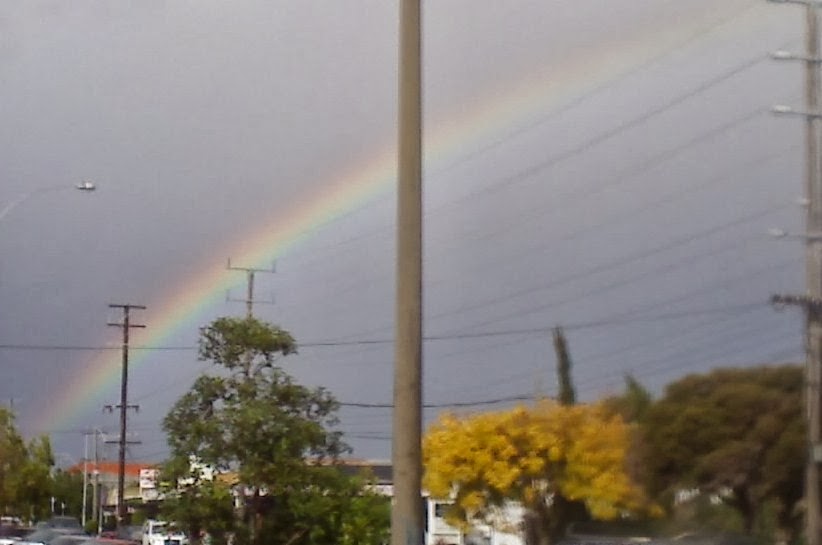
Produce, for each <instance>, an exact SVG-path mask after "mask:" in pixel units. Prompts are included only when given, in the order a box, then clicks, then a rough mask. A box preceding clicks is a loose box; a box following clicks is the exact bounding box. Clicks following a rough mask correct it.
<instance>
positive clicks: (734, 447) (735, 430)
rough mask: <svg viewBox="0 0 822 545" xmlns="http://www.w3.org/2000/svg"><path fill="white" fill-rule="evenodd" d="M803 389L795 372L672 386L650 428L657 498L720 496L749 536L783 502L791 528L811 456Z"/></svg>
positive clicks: (727, 374)
mask: <svg viewBox="0 0 822 545" xmlns="http://www.w3.org/2000/svg"><path fill="white" fill-rule="evenodd" d="M803 388H804V380H803V371H802V369H801V368H800V367H798V366H793V365H785V366H774V367H755V368H744V369H719V370H716V371H713V372H711V373H708V374H704V375H690V376H687V377H685V378H683V379H680V380H678V381H676V382H674V383H672V384H670V385H669V386H668V387H667V389H666V391H665V394H664V396H663V397H662V398H661V399H660V400H658V401H657V402H656V403H654V404H653V405H652V406H651V407H650V409H649V410H648V412H647V414H646V416H645V419H644V423H643V429H644V436H645V441H646V443H647V448H648V456H647V459H646V462H647V464H648V467H649V471H650V472H651V475H652V481H651V482H652V485H653V490H654V492H655V493H657V494H666V493H667V495H668V497H669V498H671V497H673V494H674V492H675V491H676V490H679V489H684V488H693V487H697V488H699V489H700V490H701V491H703V492H705V493H713V494H716V495H717V496H718V497H721V498H723V500H724V501H725V503H727V504H729V505H731V506H732V507H734V508H735V509H736V510H737V511H738V513H739V514H740V516H741V517H742V520H743V522H744V529H745V530H746V531H748V532H750V531H751V530H752V527H753V525H754V522H755V521H756V520H757V517H759V516H760V515H761V514H762V509H763V507H764V506H765V505H766V504H767V503H768V500H776V502H777V504H778V505H777V507H776V510H777V516H778V517H779V521H780V523H781V525H782V526H783V528H787V527H789V526H791V525H792V524H793V522H794V521H793V520H792V519H793V517H794V516H795V509H794V507H795V506H796V504H797V502H798V501H799V499H800V498H801V496H802V482H803V480H802V473H803V468H804V464H805V456H806V455H807V454H806V448H805V445H806V438H805V430H804V422H803V418H802V414H803V410H802V390H803Z"/></svg>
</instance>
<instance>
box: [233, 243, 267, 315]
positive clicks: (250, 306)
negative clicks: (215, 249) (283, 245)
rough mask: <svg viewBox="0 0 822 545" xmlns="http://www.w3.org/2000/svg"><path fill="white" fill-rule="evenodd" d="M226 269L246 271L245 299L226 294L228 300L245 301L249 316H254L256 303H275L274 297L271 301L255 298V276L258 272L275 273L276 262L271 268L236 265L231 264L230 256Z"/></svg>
mask: <svg viewBox="0 0 822 545" xmlns="http://www.w3.org/2000/svg"><path fill="white" fill-rule="evenodd" d="M226 269H228V270H229V271H241V272H244V273H246V296H245V299H232V298H231V296H230V294H228V293H227V294H226V300H227V301H238V302H241V303H245V312H246V317H247V318H253V317H254V303H267V304H271V305H273V304H274V301H273V299H272V300H271V301H257V300H255V299H254V277H255V275H256V273H269V274H273V273H275V272H277V271H276V263H272V265H271V268H270V269H255V268H253V267H235V266H233V265H231V258H230V257H229V258H228V264H227V265H226Z"/></svg>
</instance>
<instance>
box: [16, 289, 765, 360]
mask: <svg viewBox="0 0 822 545" xmlns="http://www.w3.org/2000/svg"><path fill="white" fill-rule="evenodd" d="M768 304H769V303H768V302H767V301H763V302H748V303H742V304H739V305H731V306H722V307H710V308H701V309H692V310H686V311H680V312H669V313H663V314H652V315H648V316H637V317H634V318H626V319H620V318H614V319H604V320H592V321H588V322H572V323H569V324H568V325H565V326H563V327H564V328H565V329H568V330H575V329H594V328H600V327H608V326H614V325H623V324H628V323H637V322H649V321H657V320H671V319H678V318H687V317H693V316H702V315H709V314H725V313H729V312H738V311H740V310H745V309H749V308H755V307H760V306H763V307H764V306H767V305H768ZM548 330H549V327H548V326H545V327H527V328H516V329H501V330H493V331H480V332H475V333H468V332H465V333H451V334H442V335H426V336H424V337H423V339H424V340H426V341H449V340H470V339H477V338H488V337H504V336H509V335H523V334H536V333H539V334H542V333H545V332H546V331H548ZM393 342H394V340H393V339H389V338H384V339H379V338H375V339H360V340H352V341H309V342H305V343H298V347H299V348H325V347H329V348H330V347H340V346H368V345H386V344H391V343H393ZM0 350H43V351H81V352H82V351H101V350H120V349H119V348H117V347H109V346H92V345H50V344H0ZM129 350H157V351H191V350H197V346H194V345H180V346H129Z"/></svg>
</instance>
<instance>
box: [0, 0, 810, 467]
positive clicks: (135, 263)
mask: <svg viewBox="0 0 822 545" xmlns="http://www.w3.org/2000/svg"><path fill="white" fill-rule="evenodd" d="M423 5H424V46H423V47H424V110H425V122H424V126H425V129H424V133H425V134H424V142H425V165H424V185H425V273H424V274H425V287H424V289H425V304H424V316H425V326H424V329H425V335H426V341H425V354H424V364H425V388H424V398H425V405H426V407H425V415H426V418H427V419H428V421H430V420H431V419H433V418H435V417H436V416H437V414H439V413H440V412H441V411H443V410H449V409H451V410H458V411H470V410H486V409H490V408H504V407H510V406H512V405H514V404H515V403H520V402H527V401H528V400H529V399H532V398H533V397H534V396H538V395H551V394H552V393H554V392H555V391H556V376H555V370H554V368H555V362H554V357H553V352H552V348H551V341H550V330H551V328H552V327H555V326H558V325H560V326H564V328H565V331H566V333H567V336H568V340H569V346H570V352H571V356H572V358H573V361H574V367H573V374H574V380H575V383H576V386H577V390H578V394H579V396H580V397H581V398H582V399H585V400H590V399H596V398H598V397H600V396H603V395H608V394H612V393H617V392H619V391H620V390H621V388H622V384H623V378H624V376H625V374H626V373H631V374H633V375H634V376H635V377H636V378H637V379H638V380H639V381H640V382H641V383H643V384H644V385H646V386H647V387H648V388H650V389H651V390H652V391H653V392H655V393H657V394H658V393H660V392H661V391H662V389H663V388H664V386H665V385H666V384H667V383H669V382H670V381H672V380H675V379H677V378H678V377H681V376H683V375H685V374H688V373H693V372H703V371H706V370H709V369H712V368H715V367H719V366H743V365H754V364H760V363H768V362H786V361H793V362H797V361H800V360H801V358H802V329H801V316H800V315H799V313H798V312H797V311H796V310H791V309H787V310H785V311H784V312H776V311H775V310H774V309H773V308H772V307H771V306H770V305H769V304H768V300H769V298H770V296H771V295H772V294H774V293H797V292H801V291H802V290H803V282H804V280H803V270H804V266H803V252H802V246H801V242H799V241H797V240H794V239H783V240H774V239H772V238H769V237H768V235H767V232H768V229H770V228H774V227H777V228H781V229H784V230H786V231H789V232H792V233H801V231H802V229H803V227H802V217H803V209H802V207H801V206H800V205H799V204H798V198H799V197H801V196H802V191H803V189H802V188H803V183H802V175H803V169H802V161H803V157H802V123H801V120H799V119H786V118H776V117H774V116H773V115H771V114H770V113H769V111H770V108H771V106H772V105H773V104H776V103H787V104H793V105H798V106H801V104H802V103H801V100H802V96H803V94H802V88H803V67H802V66H801V65H800V64H798V63H791V62H785V61H780V62H777V61H774V60H771V59H770V58H769V52H770V51H773V50H776V49H790V50H794V51H799V48H801V47H802V44H803V36H802V31H803V29H804V27H803V24H802V12H801V9H799V8H796V7H791V6H775V5H772V4H768V3H766V2H764V1H752V0H728V1H727V2H722V3H719V4H717V3H716V2H709V1H707V0H690V1H689V2H681V1H673V0H632V1H630V2H629V1H627V0H612V1H609V2H607V3H606V5H603V3H602V2H599V1H597V0H578V1H575V2H560V1H555V0H551V1H546V0H519V1H517V2H513V3H511V2H497V1H492V0H441V1H427V2H423ZM0 25H2V32H0V112H2V113H1V114H0V115H2V122H3V123H2V126H3V130H2V131H0V176H2V180H3V182H2V184H0V210H2V209H4V207H8V206H9V205H12V206H11V208H10V209H9V210H8V213H5V214H3V215H2V216H0V255H2V256H3V259H2V261H0V309H2V311H0V362H1V363H2V365H0V369H2V370H1V371H0V400H4V401H5V402H7V403H9V404H12V405H13V406H14V409H15V411H16V413H17V415H18V423H19V424H20V426H21V428H22V429H23V431H24V432H25V433H26V434H27V435H34V434H40V433H48V434H51V436H52V438H53V440H54V443H55V449H56V450H57V451H58V453H59V454H60V455H61V456H62V457H63V458H64V459H67V460H79V459H80V458H81V457H82V455H83V453H82V445H83V438H82V432H83V431H84V430H87V429H90V428H94V427H97V428H101V429H104V430H106V431H107V432H108V433H111V434H112V435H115V434H116V428H117V425H118V422H117V418H116V416H114V415H110V414H106V413H104V412H103V411H102V409H101V406H102V404H103V401H105V402H107V403H116V402H117V401H118V395H119V387H118V384H117V383H116V381H113V380H108V381H100V382H99V386H97V384H98V383H97V382H93V376H94V374H95V373H99V372H100V371H99V369H100V365H103V364H101V362H104V364H105V365H109V367H110V370H109V371H107V373H108V376H110V377H116V376H117V371H118V369H119V367H118V365H119V359H118V352H117V343H118V331H117V330H116V329H114V328H109V327H107V326H106V323H107V322H109V321H112V320H114V319H116V318H117V316H116V315H114V314H112V313H110V312H109V309H108V308H107V305H108V304H109V303H123V302H129V303H135V304H142V305H146V306H147V307H148V308H147V310H146V311H145V312H139V313H136V314H135V319H137V320H138V321H139V322H141V323H144V324H146V326H147V327H146V330H145V331H135V332H133V335H132V337H133V338H132V343H133V354H134V355H135V358H136V359H135V361H136V363H135V364H134V365H133V367H132V370H131V383H130V402H134V403H137V404H139V405H140V411H139V412H138V413H136V414H131V415H130V417H129V418H130V419H129V422H130V430H131V431H132V432H133V433H134V438H135V439H138V440H139V441H141V443H140V444H139V445H135V446H133V447H132V448H131V451H130V456H131V457H132V458H134V459H137V460H160V459H162V457H163V456H164V455H165V453H166V447H165V441H164V437H163V435H162V433H161V432H160V422H161V420H162V418H163V416H164V415H165V413H166V412H167V411H168V409H169V408H170V406H171V405H172V403H173V402H174V400H175V399H177V398H178V397H179V396H180V395H181V394H182V393H183V392H184V391H185V390H186V389H187V388H188V387H189V386H190V385H191V383H192V381H193V380H194V378H195V377H196V376H197V375H198V374H199V373H201V372H203V371H204V370H207V366H206V365H205V364H204V363H201V362H198V361H197V359H196V350H195V349H194V347H195V346H196V340H197V330H198V327H199V326H202V325H204V324H206V323H208V322H209V321H210V320H212V319H214V318H216V317H218V316H224V315H238V316H239V315H242V314H243V313H244V310H245V309H244V306H243V305H242V304H241V303H236V302H233V301H231V300H232V299H238V298H242V297H243V296H244V290H245V287H244V281H245V277H244V276H243V275H242V274H239V273H237V272H231V271H228V270H223V272H221V273H220V272H219V269H220V268H223V269H224V268H225V265H224V264H225V263H226V260H227V259H228V258H231V259H232V263H233V264H235V265H237V266H240V267H243V266H245V267H262V266H269V265H270V264H271V262H273V261H276V267H275V270H276V272H274V273H273V274H262V273H261V274H258V275H257V278H256V280H257V283H256V294H255V295H256V298H257V299H258V300H259V303H258V304H256V305H255V314H256V315H257V316H258V317H260V318H262V319H265V320H267V321H270V322H273V323H277V324H279V325H281V326H283V327H284V328H286V329H288V330H290V331H291V332H292V333H293V334H294V335H295V337H296V338H297V340H298V342H299V344H300V353H299V355H297V356H294V357H289V358H287V359H286V360H284V361H283V365H284V367H285V369H286V370H287V371H289V372H290V373H292V374H293V375H295V376H296V377H297V379H298V380H300V381H302V382H303V383H305V384H308V385H312V386H313V385H323V386H326V387H328V388H330V389H331V390H332V391H333V392H334V394H335V395H336V396H337V397H338V399H339V400H340V401H341V402H342V404H343V406H342V409H341V413H340V416H341V424H340V427H341V429H342V430H343V431H344V432H345V433H346V434H347V437H348V438H349V442H350V444H351V445H352V446H353V447H354V454H355V455H356V456H362V457H375V458H388V457H389V455H390V442H389V440H388V439H389V438H390V434H391V429H390V427H391V417H390V415H391V412H390V411H391V407H390V402H391V384H392V381H391V373H392V366H393V363H392V354H393V350H392V344H391V335H392V333H393V325H392V324H393V294H394V289H393V285H394V219H393V218H394V197H395V195H394V191H393V176H394V171H393V168H394V166H393V161H394V159H393V157H394V149H395V141H396V74H397V67H396V57H397V51H396V49H397V37H396V33H397V32H396V31H397V26H398V22H397V5H396V2H392V1H387V0H349V1H347V2H339V1H334V0H303V1H301V2H285V1H272V0H268V1H265V2H263V1H256V0H241V1H238V2H232V3H230V4H229V3H225V2H212V1H202V0H201V1H197V2H194V1H179V2H161V1H156V0H155V1H144V2H139V3H110V2H101V1H93V0H87V1H79V2H78V1H68V0H30V1H27V2H17V3H7V4H6V5H3V6H2V7H0ZM375 165H376V166H375ZM381 165H382V166H381ZM386 165H387V166H386ZM381 169H382V170H381ZM383 170H384V171H385V173H384V176H383ZM381 176H382V177H381ZM81 180H92V181H94V182H95V183H96V184H97V186H98V190H97V191H95V192H93V193H80V192H77V191H75V190H73V189H72V186H73V185H74V184H76V183H78V182H80V181H81ZM358 184H366V185H367V188H368V189H367V190H356V191H355V189H356V188H357V187H358ZM57 188H65V190H63V189H57ZM329 195H331V196H334V195H337V197H333V198H332V197H329ZM319 202H323V203H325V204H324V208H320V207H319V206H317V205H316V203H319ZM312 207H313V208H312ZM315 209H316V211H315V212H313V215H311V214H308V213H306V214H304V215H303V216H300V215H298V214H296V213H295V212H294V211H295V210H298V211H299V210H315ZM292 217H293V218H294V219H293V220H287V219H283V220H282V221H283V222H285V223H286V224H287V225H286V227H288V228H289V229H291V228H293V229H295V231H294V232H295V233H297V234H295V235H292V236H290V238H289V241H288V242H289V244H285V245H281V246H278V247H276V248H275V247H273V245H272V246H271V247H270V248H267V247H265V244H264V243H261V242H256V243H255V241H260V240H273V239H266V238H265V237H266V236H269V235H271V233H268V231H270V230H272V229H275V227H272V226H276V225H278V223H277V221H278V220H279V219H280V218H292ZM273 234H276V233H273ZM255 244H256V246H255ZM252 246H253V247H252ZM264 250H269V251H268V252H267V253H266V252H265V251H264ZM251 255H254V256H256V257H255V259H257V261H258V262H255V263H250V262H238V261H237V260H238V259H239V260H242V259H243V258H244V257H248V256H251ZM215 270H217V271H218V272H217V273H214V272H213V271H215ZM208 271H212V272H211V273H209V274H210V276H209V275H208V274H207V273H208ZM212 278H214V279H216V280H214V281H213V282H211V283H209V282H206V281H205V280H204V279H212ZM192 286H201V287H198V288H197V290H195V289H194V288H193V287H192ZM225 286H228V287H229V288H230V289H229V293H228V294H227V297H226V295H225V294H224V293H223V291H224V290H223V288H224V287H225ZM186 294H190V295H186ZM178 296H180V299H179V301H181V303H180V304H183V302H187V304H189V303H190V304H191V305H195V303H197V304H198V305H199V306H197V311H196V312H193V311H192V312H190V313H188V314H187V315H186V318H185V319H183V318H180V319H179V320H177V321H176V322H173V321H172V320H171V319H170V318H169V315H170V313H171V312H172V310H173V309H169V305H170V302H171V301H175V303H174V305H176V304H177V303H176V301H177V300H178V299H176V297H178ZM183 296H186V297H188V298H186V297H183ZM174 305H171V306H174ZM172 322H173V325H174V327H173V328H172V327H169V326H170V325H172ZM159 324H163V325H162V326H160V325H159ZM152 327H154V328H155V329H154V331H152ZM158 328H161V329H163V331H158ZM166 330H167V331H166ZM161 333H162V335H161ZM109 360H110V364H109V363H105V362H108V361H109ZM78 380H81V381H83V380H87V381H89V384H92V385H95V387H94V388H92V389H91V391H90V392H89V393H88V395H87V396H86V397H83V398H81V397H79V396H76V395H75V389H76V388H77V381H78ZM78 391H79V390H78ZM69 403H70V408H71V411H68V410H67V409H68V408H69ZM111 455H112V456H114V455H115V453H114V452H112V453H111Z"/></svg>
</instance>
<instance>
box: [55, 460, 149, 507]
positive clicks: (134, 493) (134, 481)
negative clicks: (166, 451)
mask: <svg viewBox="0 0 822 545" xmlns="http://www.w3.org/2000/svg"><path fill="white" fill-rule="evenodd" d="M84 465H85V470H86V473H87V478H88V484H89V486H90V487H91V489H92V492H91V498H92V501H93V500H94V499H95V498H96V499H97V501H99V502H100V503H99V505H101V506H102V507H103V510H104V511H106V512H108V513H109V514H112V515H113V514H114V510H115V508H116V506H117V500H118V498H117V482H118V476H119V474H120V466H119V463H118V462H117V461H116V460H115V461H109V460H104V461H98V462H95V461H89V462H86V463H85V464H82V463H81V464H76V465H74V466H72V467H70V468H69V471H70V472H73V473H80V474H82V473H83V467H84ZM156 468H157V464H155V463H151V462H126V464H125V468H124V469H125V471H124V477H125V479H124V480H125V487H124V490H123V496H124V498H125V500H126V502H129V501H149V500H151V499H155V497H152V496H153V495H154V494H155V493H156V492H155V491H156V487H157V480H156V478H157V469H156ZM94 490H96V491H97V492H96V494H95V492H94Z"/></svg>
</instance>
